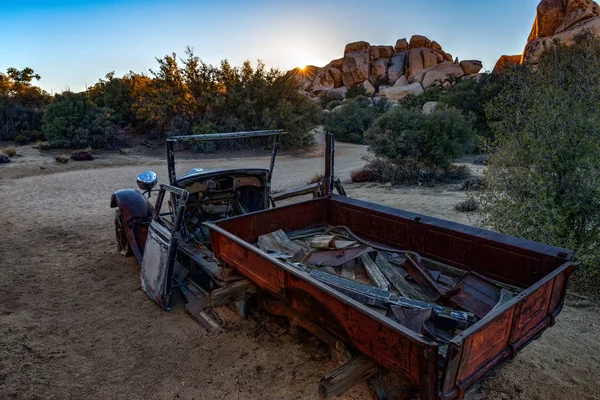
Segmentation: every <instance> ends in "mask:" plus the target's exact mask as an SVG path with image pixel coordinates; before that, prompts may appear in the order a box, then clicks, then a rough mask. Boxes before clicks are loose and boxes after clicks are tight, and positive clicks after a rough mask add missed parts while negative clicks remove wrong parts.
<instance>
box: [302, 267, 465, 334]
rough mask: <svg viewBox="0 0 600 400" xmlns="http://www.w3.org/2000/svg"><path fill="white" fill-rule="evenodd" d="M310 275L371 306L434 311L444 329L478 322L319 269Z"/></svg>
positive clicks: (462, 315) (463, 314)
mask: <svg viewBox="0 0 600 400" xmlns="http://www.w3.org/2000/svg"><path fill="white" fill-rule="evenodd" d="M310 275H311V276H312V277H313V278H315V279H317V280H318V281H321V282H323V283H325V284H327V285H329V286H331V287H332V288H334V289H336V290H338V291H339V292H341V293H344V294H345V295H346V296H348V297H350V298H351V299H354V300H356V301H360V302H361V303H363V304H367V305H370V306H375V307H381V308H387V307H388V306H389V305H394V306H400V307H405V308H412V309H421V310H426V309H432V310H433V313H434V314H435V323H436V324H439V325H440V326H442V327H444V328H448V329H455V328H460V329H467V328H468V327H469V326H471V325H473V324H474V323H475V322H476V318H475V316H474V315H473V314H472V313H469V312H464V311H457V310H453V309H452V308H449V307H443V306H440V305H438V304H433V303H427V302H424V301H419V300H413V299H408V298H406V297H398V298H393V297H392V294H391V293H390V292H389V291H387V290H382V289H380V288H377V287H375V286H371V285H365V284H362V283H358V282H355V281H351V280H349V279H345V278H342V277H339V276H337V275H332V274H328V273H327V272H323V271H320V270H317V269H314V270H312V271H311V272H310Z"/></svg>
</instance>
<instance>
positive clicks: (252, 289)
mask: <svg viewBox="0 0 600 400" xmlns="http://www.w3.org/2000/svg"><path fill="white" fill-rule="evenodd" d="M253 293H256V286H255V285H254V284H253V283H252V282H250V281H249V280H248V279H244V280H241V281H237V282H233V283H231V284H229V285H227V286H223V287H222V288H219V289H215V290H213V291H212V292H210V294H209V299H210V304H211V305H212V306H213V307H218V306H222V305H225V304H228V303H233V302H236V301H238V300H244V299H245V298H246V297H248V296H249V295H251V294H253Z"/></svg>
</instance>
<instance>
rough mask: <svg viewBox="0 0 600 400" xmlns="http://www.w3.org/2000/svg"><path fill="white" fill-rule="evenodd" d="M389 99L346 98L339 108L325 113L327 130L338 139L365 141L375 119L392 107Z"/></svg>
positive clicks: (354, 141) (359, 142)
mask: <svg viewBox="0 0 600 400" xmlns="http://www.w3.org/2000/svg"><path fill="white" fill-rule="evenodd" d="M391 105H392V103H391V102H389V101H388V100H387V99H374V100H372V99H370V98H367V97H365V96H356V97H355V98H354V99H352V100H346V101H345V102H343V104H341V107H339V108H338V109H337V110H335V111H332V112H330V113H329V114H325V115H324V117H323V118H324V121H323V125H324V127H325V131H326V132H329V133H334V134H335V137H336V139H337V140H339V141H342V142H350V143H358V144H361V143H363V141H364V140H363V135H364V133H365V131H366V130H367V129H369V127H370V126H371V125H372V124H373V121H375V119H376V118H377V117H379V116H380V115H382V114H384V113H386V112H387V111H388V110H389V109H390V108H391Z"/></svg>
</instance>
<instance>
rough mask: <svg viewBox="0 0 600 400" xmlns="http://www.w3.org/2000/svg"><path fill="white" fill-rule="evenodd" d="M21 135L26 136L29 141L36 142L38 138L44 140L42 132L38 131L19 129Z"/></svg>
mask: <svg viewBox="0 0 600 400" xmlns="http://www.w3.org/2000/svg"><path fill="white" fill-rule="evenodd" d="M21 135H23V136H25V137H27V139H29V141H30V142H37V141H38V140H44V139H45V137H44V133H43V132H40V131H21Z"/></svg>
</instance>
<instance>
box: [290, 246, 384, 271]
mask: <svg viewBox="0 0 600 400" xmlns="http://www.w3.org/2000/svg"><path fill="white" fill-rule="evenodd" d="M373 251H374V250H373V249H372V248H370V247H353V248H350V249H341V250H325V251H315V252H311V253H309V254H308V255H304V252H298V253H296V255H295V256H294V261H298V262H301V263H303V264H309V265H315V266H323V267H339V266H341V265H342V264H345V263H347V262H349V261H352V260H354V259H355V258H358V257H362V256H363V255H366V254H368V253H371V252H373ZM303 255H304V256H303Z"/></svg>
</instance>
